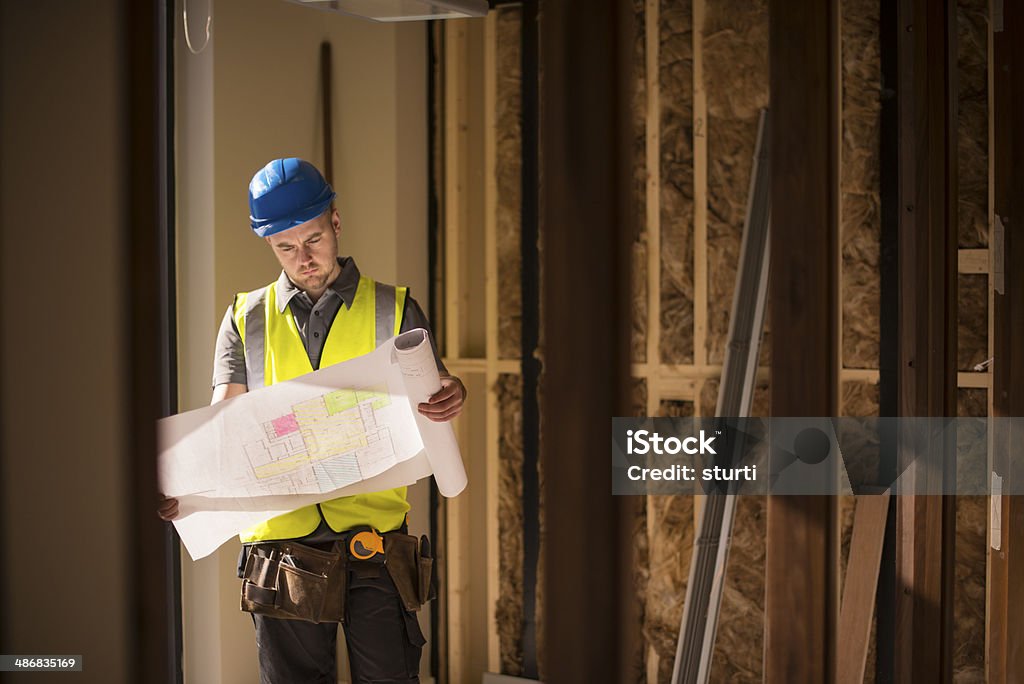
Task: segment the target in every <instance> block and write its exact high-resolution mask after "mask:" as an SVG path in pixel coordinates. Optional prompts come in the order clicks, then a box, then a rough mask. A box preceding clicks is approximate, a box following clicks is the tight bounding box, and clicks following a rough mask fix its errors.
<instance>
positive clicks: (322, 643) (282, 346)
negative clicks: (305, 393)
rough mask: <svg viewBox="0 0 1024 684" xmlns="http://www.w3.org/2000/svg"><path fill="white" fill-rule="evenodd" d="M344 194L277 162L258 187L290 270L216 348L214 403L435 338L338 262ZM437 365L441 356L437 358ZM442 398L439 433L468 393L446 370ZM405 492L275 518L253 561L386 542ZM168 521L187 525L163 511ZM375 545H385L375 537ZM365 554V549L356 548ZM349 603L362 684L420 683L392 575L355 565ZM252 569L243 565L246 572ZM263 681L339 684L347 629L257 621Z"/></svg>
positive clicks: (434, 413)
mask: <svg viewBox="0 0 1024 684" xmlns="http://www.w3.org/2000/svg"><path fill="white" fill-rule="evenodd" d="M334 197H335V193H334V191H333V190H332V189H331V187H330V185H329V184H328V183H327V182H326V181H325V180H324V178H323V176H322V175H321V174H320V172H319V171H318V170H317V169H316V168H315V167H314V166H313V165H312V164H310V163H308V162H305V161H302V160H300V159H294V158H291V159H275V160H273V161H271V162H270V163H269V164H267V165H266V166H265V167H264V168H263V169H261V170H260V171H259V172H257V173H256V175H255V176H254V177H253V179H252V182H251V183H250V184H249V207H250V212H251V216H250V219H251V224H252V229H253V231H254V232H255V233H256V234H257V235H258V236H260V237H262V238H264V239H265V240H266V242H267V244H268V245H269V246H270V247H271V249H272V250H273V251H274V255H275V256H276V257H277V260H278V262H279V263H280V264H281V268H282V271H281V274H280V276H279V277H278V279H277V281H276V282H274V283H271V284H270V285H268V286H266V287H264V288H260V289H259V290H255V291H253V292H246V293H240V294H238V295H236V296H235V299H234V302H233V303H232V304H231V306H229V307H228V310H227V313H226V314H225V316H224V320H223V322H222V323H221V327H220V332H219V333H218V337H217V348H216V356H215V360H214V376H213V401H212V403H216V402H218V401H223V400H224V399H229V398H231V397H233V396H237V395H238V394H241V393H242V392H246V391H248V390H249V389H256V388H258V387H262V386H265V385H270V384H273V383H274V382H281V381H284V380H288V379H291V378H293V377H296V376H299V375H302V374H304V373H308V372H311V371H313V370H316V369H317V368H320V367H322V366H326V365H330V364H333V363H340V362H342V361H345V360H348V359H350V358H353V357H356V356H360V355H362V354H365V353H368V352H370V351H372V350H373V349H374V348H375V347H376V346H377V345H379V344H381V343H382V342H384V341H385V340H387V339H388V338H390V337H392V336H393V335H395V334H397V333H398V332H404V331H407V330H412V329H414V328H426V329H428V330H429V327H428V323H427V320H426V317H425V316H424V315H423V311H422V310H421V309H420V307H419V305H418V304H417V303H416V301H415V300H414V299H413V298H412V297H410V296H408V294H407V290H406V289H405V288H401V287H393V286H390V285H384V284H381V283H376V282H374V281H373V280H372V279H370V278H367V277H366V276H363V275H361V274H360V272H359V269H358V268H357V267H356V264H355V262H354V261H353V260H352V259H351V258H349V257H341V258H339V257H338V236H339V234H340V231H341V222H340V219H339V217H338V212H337V210H336V209H335V208H334V206H333V202H334ZM435 357H436V350H435ZM437 365H438V371H439V373H440V375H441V389H440V391H438V392H437V393H436V394H435V395H434V396H433V397H431V398H430V400H429V402H427V403H424V404H420V405H419V411H420V413H422V414H423V415H424V416H426V417H427V418H429V419H431V420H434V421H447V420H451V419H453V418H454V417H455V416H457V415H458V414H459V412H460V411H461V410H462V404H463V402H464V400H465V397H466V389H465V387H464V386H463V384H462V382H461V381H460V380H459V379H458V378H456V377H454V376H451V375H449V374H448V372H447V370H446V369H445V368H444V366H443V364H442V363H441V361H440V359H438V360H437ZM405 495H406V492H405V487H400V488H397V489H392V490H388V491H385V492H376V493H373V494H364V495H356V496H347V497H341V498H338V499H333V500H331V501H325V502H323V503H321V504H318V505H316V506H306V507H303V508H300V509H297V510H295V511H292V512H291V513H287V514H285V515H282V516H278V517H276V518H272V519H271V520H268V521H266V522H264V523H261V524H259V525H257V526H255V527H253V528H251V529H249V530H246V531H244V532H242V534H241V535H240V537H241V539H242V542H243V544H244V545H245V546H244V548H243V563H244V556H246V555H248V554H255V555H257V556H259V557H262V558H267V557H272V555H273V553H274V550H275V548H277V547H276V546H275V545H274V544H273V542H275V541H279V540H291V542H293V543H299V544H302V545H304V546H307V547H312V548H314V549H318V550H321V551H328V550H331V549H336V548H339V545H338V544H337V542H338V541H341V542H342V543H341V544H340V547H341V548H348V541H351V540H352V539H353V535H355V534H356V533H357V531H362V532H361V533H364V534H365V533H366V532H365V530H366V529H367V527H369V528H372V530H373V534H376V532H380V533H385V534H383V539H384V542H383V544H384V545H385V546H386V545H387V540H388V538H389V537H388V534H387V533H391V534H396V533H397V531H399V530H403V531H404V528H405V520H406V513H407V511H408V510H409V505H408V503H407V502H406V496H405ZM159 513H160V516H161V517H162V518H163V519H165V520H171V519H173V518H174V517H175V516H176V515H177V513H178V504H177V501H176V500H174V499H165V500H164V502H163V503H162V505H161V507H160V510H159ZM374 538H377V537H374ZM358 548H359V549H362V548H363V547H358ZM349 562H350V567H353V568H358V572H356V571H355V570H352V571H351V572H349V573H348V576H347V590H346V591H345V600H344V615H345V630H344V631H345V640H346V644H347V646H348V652H349V660H350V663H351V669H352V681H353V682H381V681H386V682H418V681H419V678H418V672H419V661H420V654H421V650H422V646H423V644H424V643H425V641H424V638H423V634H422V633H421V631H420V629H419V624H418V622H417V620H416V615H415V613H412V612H410V611H408V610H406V604H403V602H402V600H401V597H400V596H399V593H398V590H397V589H396V585H395V582H394V581H393V580H392V578H391V576H390V571H389V570H385V569H384V566H383V564H382V563H379V562H377V563H374V562H371V561H362V560H358V559H357V560H355V562H352V561H349ZM241 567H242V565H240V568H241ZM252 618H253V623H254V625H255V628H256V642H257V647H258V650H259V663H260V681H261V682H264V683H268V684H269V683H271V682H273V683H275V684H277V683H283V682H303V683H307V682H310V683H311V682H325V683H326V682H329V683H330V684H334V682H335V681H336V679H337V677H336V663H335V650H336V648H335V643H336V638H337V623H336V622H322V623H313V622H305V621H302V620H285V619H277V618H274V617H268V616H266V615H261V614H257V613H255V612H254V613H253V616H252Z"/></svg>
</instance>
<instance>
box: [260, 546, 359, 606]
mask: <svg viewBox="0 0 1024 684" xmlns="http://www.w3.org/2000/svg"><path fill="white" fill-rule="evenodd" d="M345 565H346V554H345V553H344V550H343V549H341V548H340V546H339V545H338V544H335V546H334V548H332V549H331V550H330V551H320V550H319V549H314V548H311V547H309V546H304V545H302V544H296V543H294V542H277V543H273V544H260V545H258V546H256V547H254V548H253V549H251V550H250V553H249V555H248V558H247V559H246V562H245V568H244V570H243V571H242V602H241V603H242V610H244V611H246V612H249V613H258V614H260V615H266V616H268V617H274V618H282V619H286V620H304V621H306V622H342V620H343V616H344V615H345V588H346V587H345V584H346V580H347V577H346V568H345Z"/></svg>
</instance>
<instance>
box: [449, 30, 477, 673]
mask: <svg viewBox="0 0 1024 684" xmlns="http://www.w3.org/2000/svg"><path fill="white" fill-rule="evenodd" d="M467 31H468V29H467V26H466V23H465V22H460V21H453V22H445V25H444V46H445V50H444V117H445V121H444V131H445V133H444V141H445V153H444V159H445V163H444V193H445V194H444V236H445V237H444V247H445V254H444V268H445V280H444V292H445V302H444V307H445V309H444V310H445V316H444V322H445V339H444V350H445V356H446V357H447V358H451V359H458V358H460V357H461V355H462V352H463V349H462V330H463V325H464V324H463V318H464V316H465V311H466V309H467V307H466V300H467V297H466V295H465V294H464V291H465V290H468V288H467V287H466V283H465V277H464V276H465V273H466V269H465V266H464V262H465V256H464V255H465V236H464V228H465V225H466V223H467V221H468V218H467V216H466V214H467V203H468V200H467V197H466V185H467V183H466V177H467V175H468V166H469V152H468V148H469V129H470V126H469V102H468V88H469V83H468V81H469V73H468V64H469V52H470V49H469V36H468V34H467ZM467 427H468V426H467V425H466V424H465V421H459V423H458V424H456V425H455V430H456V436H457V437H458V438H459V441H460V443H462V444H465V443H466V439H467ZM468 505H469V502H468V501H467V500H466V497H465V496H462V497H455V498H453V499H447V500H445V511H446V525H445V528H446V529H445V548H446V550H447V553H446V554H445V557H444V562H445V566H446V567H445V570H446V573H447V577H446V581H447V591H446V593H445V600H446V602H447V605H446V611H445V612H446V620H447V624H446V627H447V629H446V635H447V646H448V648H447V658H448V673H447V674H448V677H449V680H450V681H453V682H458V681H462V680H463V679H464V678H466V677H468V676H469V675H468V672H467V671H466V670H467V664H468V662H469V660H470V649H471V644H472V638H473V635H472V634H470V633H469V631H470V621H469V619H468V615H467V614H468V612H469V610H470V602H469V600H468V599H469V595H470V594H469V581H470V569H469V564H468V556H469V551H468V548H467V539H468V538H469V510H468Z"/></svg>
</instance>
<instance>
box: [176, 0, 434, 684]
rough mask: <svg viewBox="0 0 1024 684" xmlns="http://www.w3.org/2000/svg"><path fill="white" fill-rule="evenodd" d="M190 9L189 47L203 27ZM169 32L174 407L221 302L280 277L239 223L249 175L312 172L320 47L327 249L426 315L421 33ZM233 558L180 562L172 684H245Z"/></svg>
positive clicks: (233, 28) (244, 0) (194, 382)
mask: <svg viewBox="0 0 1024 684" xmlns="http://www.w3.org/2000/svg"><path fill="white" fill-rule="evenodd" d="M189 9H190V10H191V11H192V13H191V14H190V17H189V18H190V36H191V37H192V38H193V45H194V46H196V47H198V46H197V45H196V43H197V42H198V43H200V44H201V42H202V26H203V23H204V20H205V17H203V16H196V15H197V14H198V13H197V12H196V10H195V9H194V8H192V7H191V6H190V7H189ZM178 33H179V36H178V38H177V43H176V52H177V97H178V102H177V126H178V128H177V135H178V152H177V163H178V212H179V214H178V219H179V225H178V238H179V243H178V250H179V344H180V378H179V380H180V387H181V402H182V404H181V409H183V410H184V409H189V408H195V407H197V406H200V405H203V404H205V403H207V402H208V401H209V390H210V387H209V382H210V361H211V359H212V353H213V351H212V350H213V342H214V338H215V335H216V328H217V325H218V323H219V321H220V318H221V316H223V314H224V310H225V309H226V307H227V306H228V304H229V303H230V302H231V298H232V295H233V294H234V293H235V292H238V291H241V290H249V289H254V288H256V287H260V286H261V285H264V284H266V283H268V282H270V281H271V280H273V279H274V278H275V277H276V276H277V273H278V272H279V267H278V266H277V263H276V261H275V260H274V257H273V254H272V253H271V252H270V250H269V248H268V247H267V246H266V245H265V244H264V242H263V241H262V240H259V239H258V238H256V237H255V236H254V235H253V234H252V232H251V231H250V230H249V227H248V222H247V218H248V205H247V201H246V189H247V186H248V182H249V179H250V178H251V177H252V175H253V173H254V172H255V171H256V170H258V169H259V168H260V167H261V166H263V165H264V164H265V163H266V162H267V161H269V160H270V159H272V158H274V157H281V156H299V157H303V158H305V159H308V160H309V161H311V162H313V163H314V164H317V165H318V166H321V168H322V164H323V153H322V137H323V131H322V129H321V111H320V95H319V50H320V43H321V41H322V40H324V39H327V40H330V41H331V44H332V49H333V71H334V78H333V90H334V99H333V116H334V176H335V178H334V186H335V190H336V191H337V192H338V208H339V211H340V213H341V218H342V235H341V240H340V249H341V252H342V253H343V254H350V255H352V256H354V257H355V258H356V260H357V261H358V263H359V266H360V268H361V269H362V270H363V272H365V273H367V274H369V275H372V276H373V277H375V278H377V279H379V280H383V281H390V282H395V283H398V284H403V285H408V286H410V287H411V288H412V292H413V295H414V296H415V297H416V298H417V299H418V300H419V301H420V303H421V304H422V305H423V307H424V308H426V307H427V305H428V302H427V282H428V279H427V278H428V276H427V233H426V226H427V213H426V211H427V200H426V198H427V194H426V193H427V128H426V117H427V110H426V104H427V103H426V78H427V62H426V60H427V53H426V30H425V27H424V25H423V24H422V23H410V24H399V25H386V24H374V23H371V22H367V21H362V20H359V19H354V18H350V17H345V16H342V15H337V14H333V13H328V12H322V11H318V10H314V9H310V8H305V7H300V6H297V5H294V4H291V3H287V2H283V1H282V0H216V2H214V3H213V24H212V34H213V37H212V40H211V41H210V44H209V45H208V46H207V48H206V49H205V50H204V51H203V52H202V53H201V54H200V55H193V54H191V53H189V52H188V51H187V49H186V48H185V46H184V39H183V36H182V35H181V31H180V26H179V31H178ZM414 490H415V491H411V493H410V499H411V500H412V503H413V512H414V515H413V522H414V524H416V525H419V526H421V527H425V526H426V511H427V498H426V491H427V490H426V489H425V488H424V487H422V486H417V488H414ZM416 513H419V515H416ZM423 531H425V530H423ZM237 552H238V545H237V543H231V544H227V545H225V546H224V547H222V549H221V550H220V551H219V552H218V553H217V554H215V555H214V556H213V557H211V558H207V559H204V560H202V561H199V562H198V563H193V562H192V561H191V560H190V559H188V558H187V556H186V557H185V559H184V561H183V585H184V596H183V604H184V608H183V611H184V620H185V632H186V634H185V661H186V681H189V682H195V683H200V682H201V683H203V684H206V683H207V682H211V683H216V682H223V683H225V684H229V683H233V682H251V681H254V679H255V677H256V655H255V646H254V643H253V637H252V625H251V622H250V620H249V618H248V616H247V615H245V614H243V613H241V612H239V610H238V582H237V580H236V579H235V578H234V564H235V558H236V555H237ZM426 662H427V658H426V657H424V663H425V664H426ZM342 676H344V674H343V673H342Z"/></svg>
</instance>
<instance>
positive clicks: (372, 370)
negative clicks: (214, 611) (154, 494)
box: [157, 329, 466, 560]
mask: <svg viewBox="0 0 1024 684" xmlns="http://www.w3.org/2000/svg"><path fill="white" fill-rule="evenodd" d="M396 344H397V345H399V346H400V348H398V347H396ZM440 388H441V380H440V377H439V376H438V372H437V367H436V365H435V362H434V356H433V351H432V349H431V345H430V339H429V337H428V333H427V332H426V331H425V330H422V329H416V330H413V331H410V332H408V333H405V334H403V335H401V336H399V337H396V338H392V339H390V340H388V341H387V342H385V343H384V344H382V345H381V346H379V347H378V348H377V349H375V350H374V351H372V352H370V353H369V354H365V355H363V356H360V357H357V358H354V359H351V360H349V361H346V362H344V363H339V364H335V365H332V366H328V367H326V368H322V369H320V370H318V371H315V372H313V373H309V374H307V375H303V376H300V377H298V378H294V379H292V380H287V381H284V382H280V383H276V384H274V385H271V386H269V387H263V388H260V389H256V390H253V391H251V392H246V393H244V394H241V395H239V396H237V397H234V398H232V399H229V400H227V401H222V402H219V403H217V404H214V405H213V406H206V407H203V408H200V409H196V410H194V411H188V412H186V413H182V414H179V415H176V416H171V417H169V418H164V419H162V420H160V421H158V425H157V433H158V442H159V460H158V475H159V479H160V491H161V492H162V493H163V494H165V495H166V496H170V497H174V498H176V499H178V502H179V515H178V518H177V519H175V521H174V526H175V528H176V529H177V530H178V534H179V535H180V536H181V540H182V542H183V543H184V544H185V548H186V549H188V552H189V555H191V556H192V558H193V559H194V560H195V559H199V558H202V557H203V556H206V555H207V554H209V553H212V552H213V551H214V550H216V549H217V547H219V546H220V545H221V544H223V543H224V542H225V541H227V540H228V539H230V538H231V537H232V536H233V535H235V534H238V533H239V532H241V531H242V530H245V529H247V528H249V527H251V526H253V525H255V524H257V523H260V522H262V521H264V520H267V519H269V518H272V517H274V516H276V515H280V514H282V513H287V512H288V511H291V510H295V509H296V508H300V507H302V506H308V505H310V504H314V503H319V502H321V501H327V500H329V499H334V498H337V497H340V496H348V495H353V494H362V493H367V492H377V491H381V490H385V489H390V488H392V487H401V486H405V485H410V484H412V483H414V482H416V481H417V480H419V479H421V478H423V477H428V476H429V475H431V473H433V474H434V476H435V479H436V481H437V485H438V489H439V490H440V491H441V493H442V494H443V495H444V496H448V497H451V496H455V495H456V494H458V493H459V492H461V491H462V489H463V488H464V487H465V486H466V471H465V469H464V468H463V466H462V457H461V455H460V454H459V447H458V444H457V442H456V441H455V434H454V432H453V431H452V428H451V425H450V424H449V423H435V422H433V421H431V420H430V419H428V418H426V417H424V416H422V415H420V413H419V411H418V409H417V405H418V404H420V403H422V402H425V401H427V399H429V397H430V396H431V395H433V394H434V393H435V392H437V391H438V390H439V389H440Z"/></svg>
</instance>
